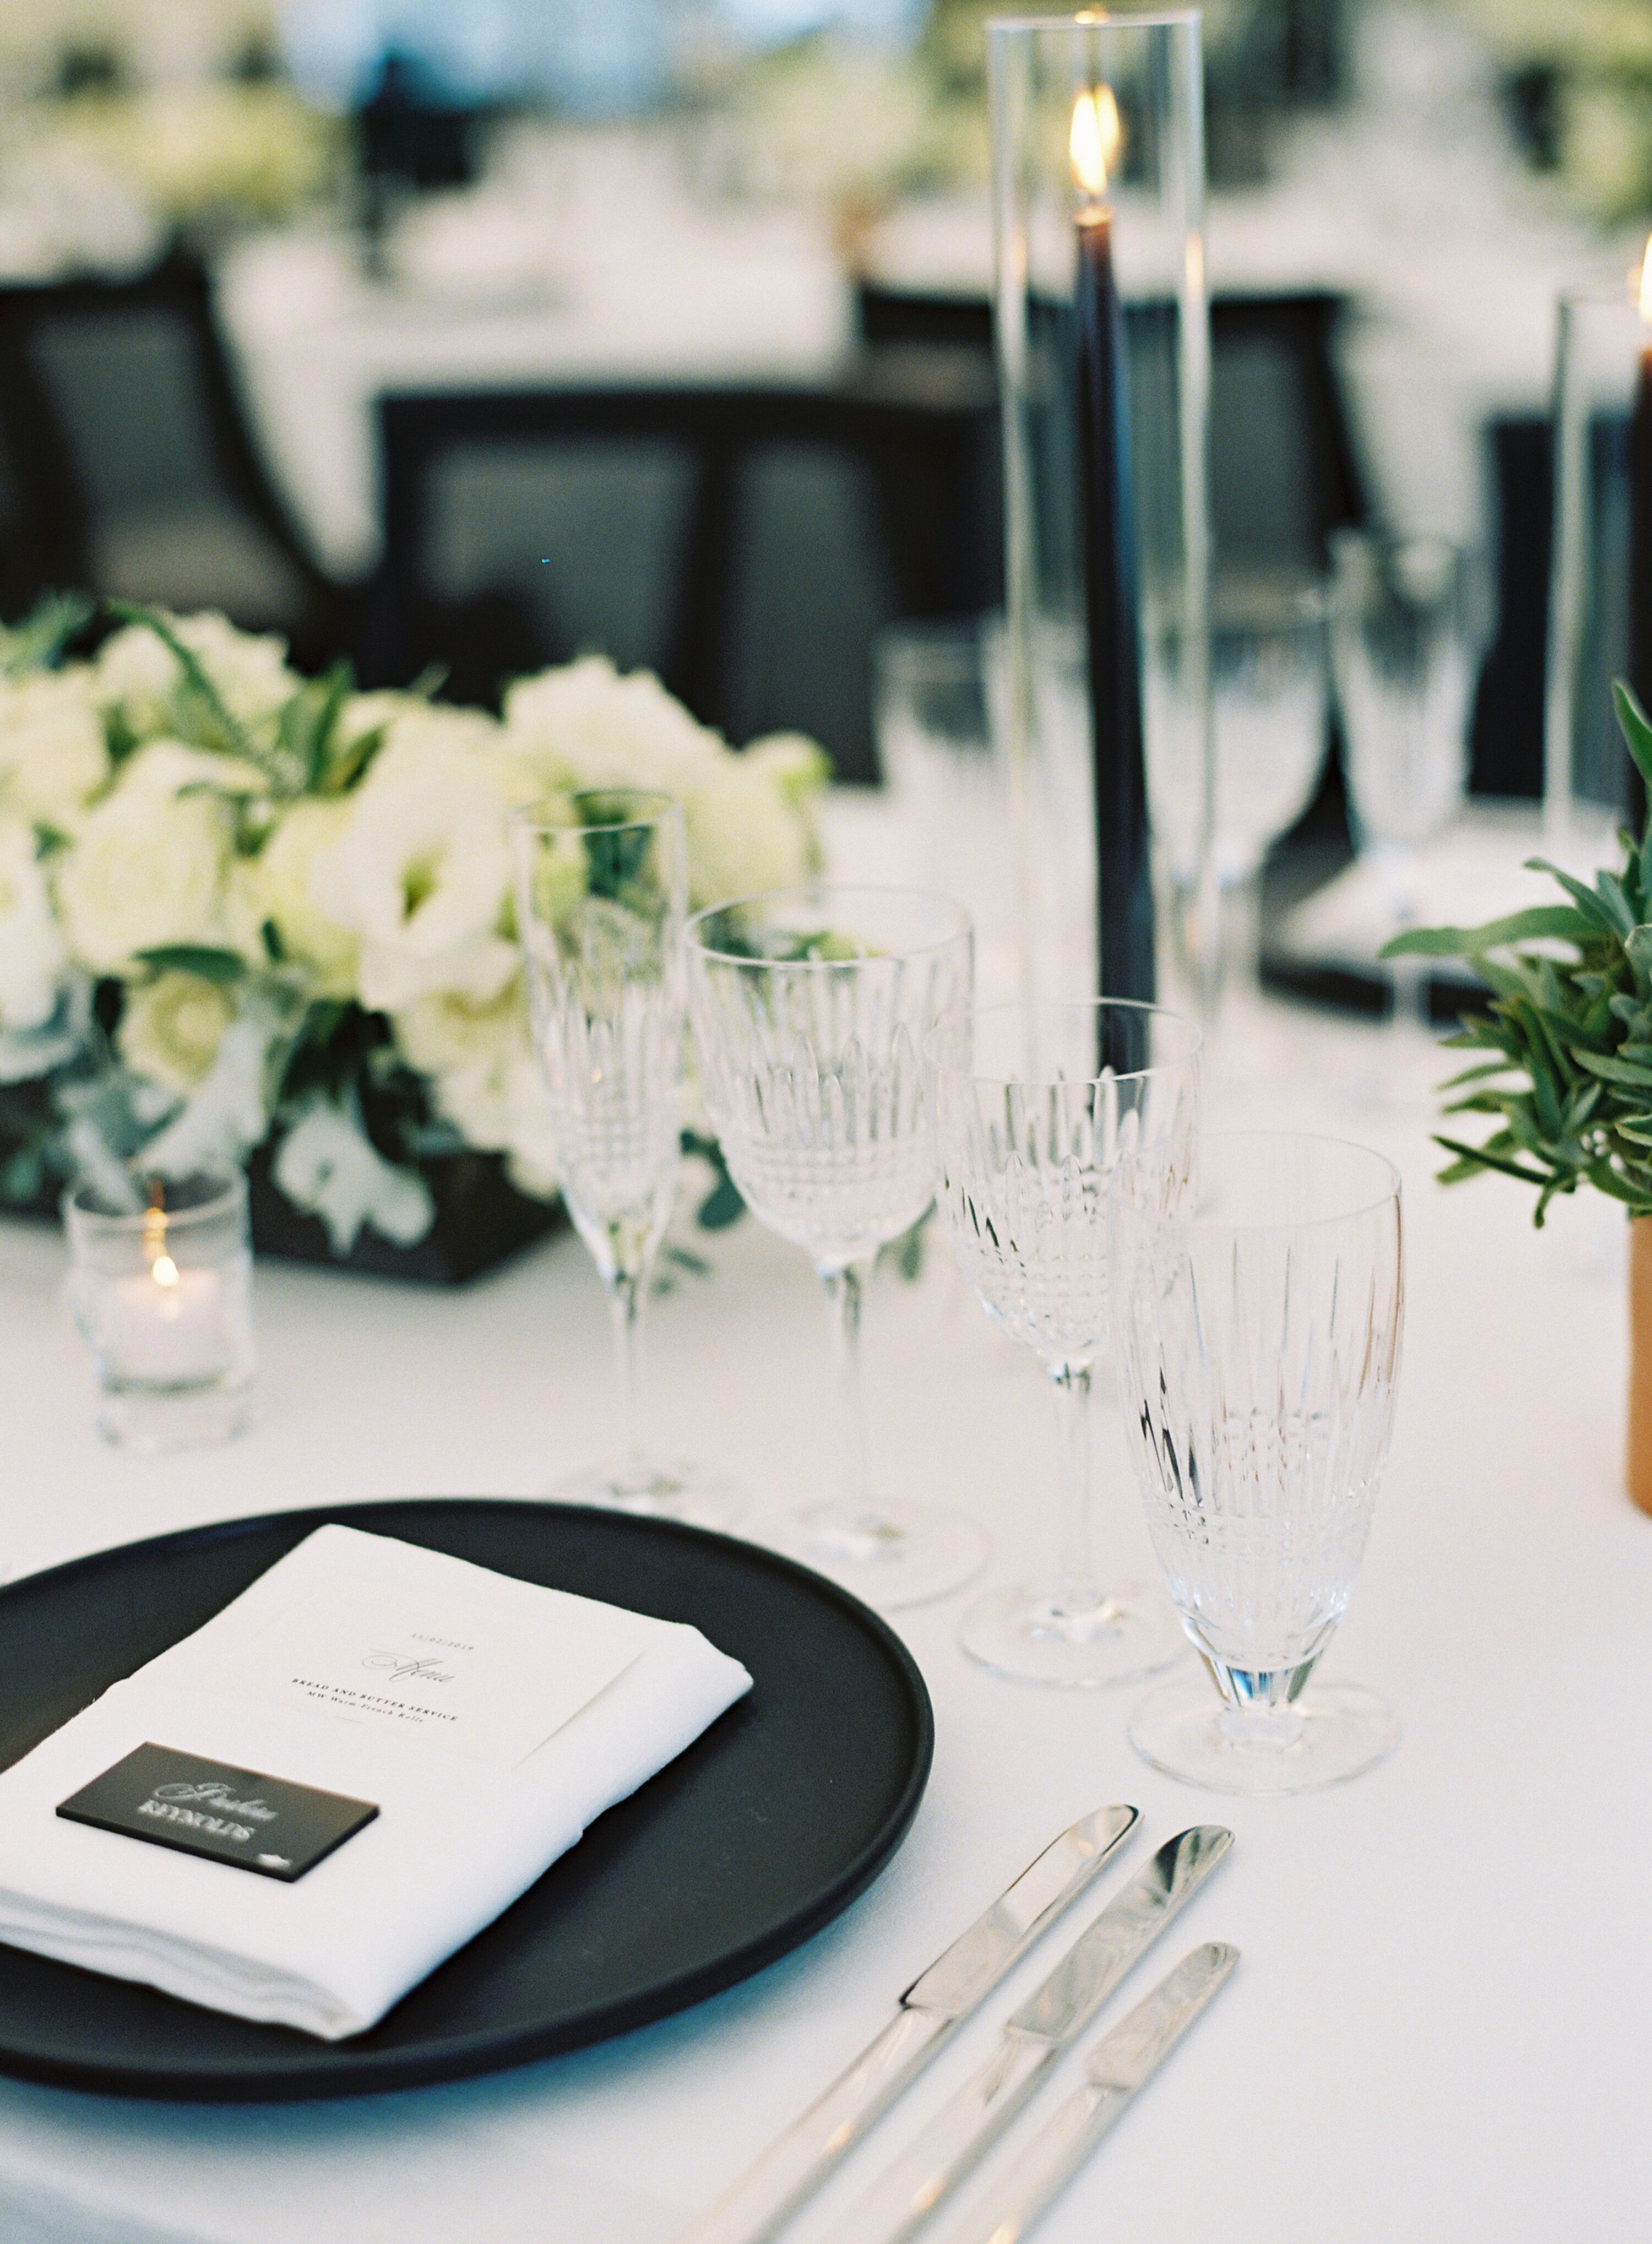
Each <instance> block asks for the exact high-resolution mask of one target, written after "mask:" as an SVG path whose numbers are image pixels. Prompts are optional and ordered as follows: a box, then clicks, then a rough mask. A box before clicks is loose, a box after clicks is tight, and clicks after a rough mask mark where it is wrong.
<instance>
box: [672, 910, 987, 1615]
mask: <svg viewBox="0 0 1652 2244" xmlns="http://www.w3.org/2000/svg"><path fill="white" fill-rule="evenodd" d="M687 962H688V991H689V1004H690V1009H691V1011H692V1013H693V1017H694V1037H695V1042H696V1044H697V1046H698V1049H699V1054H700V1072H701V1090H702V1092H703V1093H704V1096H705V1100H706V1105H707V1108H708V1112H709V1113H710V1116H711V1120H712V1124H713V1126H714V1129H715V1130H716V1132H717V1135H718V1137H719V1138H720V1139H721V1143H722V1150H723V1158H724V1159H725V1160H726V1161H727V1162H728V1171H729V1174H730V1175H731V1176H732V1177H733V1179H734V1180H735V1184H736V1185H738V1186H739V1187H740V1190H741V1193H743V1194H744V1196H745V1198H746V1200H747V1202H748V1205H749V1206H750V1207H751V1209H752V1211H753V1213H755V1215H756V1216H757V1217H758V1218H759V1219H760V1220H761V1221H762V1222H763V1223H766V1224H767V1225H768V1227H769V1229H770V1230H771V1231H775V1232H778V1233H779V1234H780V1236H781V1237H782V1239H789V1240H791V1241H792V1242H793V1243H794V1245H796V1246H798V1247H802V1248H803V1249H804V1251H805V1252H806V1253H807V1254H809V1257H810V1259H811V1260H812V1261H813V1262H814V1265H815V1267H816V1271H817V1272H818V1274H819V1275H820V1279H821V1282H822V1284H823V1287H824V1288H825V1293H826V1299H827V1303H828V1306H829V1311H830V1315H831V1321H832V1331H833V1335H834V1343H835V1349H836V1388H837V1422H838V1426H837V1439H838V1449H839V1477H840V1488H841V1492H840V1494H839V1495H838V1497H836V1500H835V1501H831V1502H826V1503H816V1504H809V1505H806V1506H804V1507H803V1508H802V1509H800V1510H797V1511H790V1512H784V1513H781V1514H779V1515H776V1516H775V1517H774V1518H772V1519H771V1520H769V1521H768V1522H767V1523H765V1525H764V1528H763V1532H764V1534H765V1537H766V1538H767V1539H768V1540H769V1541H770V1542H772V1543H773V1544H775V1546H776V1547H777V1548H779V1549H781V1550H782V1551H786V1552H788V1553H789V1555H791V1556H792V1557H794V1558H801V1559H802V1561H803V1562H804V1563H805V1564H806V1565H811V1566H814V1567H816V1568H817V1569H818V1570H819V1571H821V1572H823V1573H826V1574H829V1575H831V1576H832V1577H833V1578H835V1579H836V1580H837V1581H839V1582H842V1583H843V1584H844V1585H846V1586H847V1587H849V1588H851V1589H853V1590H854V1591H856V1593H857V1594H858V1595H860V1596H862V1597H864V1598H866V1599H868V1600H869V1601H870V1603H872V1604H874V1605H882V1606H884V1607H886V1608H887V1607H894V1606H898V1605H917V1604H919V1603H921V1602H923V1601H924V1599H929V1598H935V1597H940V1596H943V1595H944V1593H945V1592H947V1591H949V1590H952V1589H956V1588H957V1587H958V1585H959V1584H960V1583H962V1582H965V1581H967V1580H968V1579H969V1578H970V1577H971V1576H972V1574H974V1573H976V1572H977V1571H978V1570H979V1568H980V1566H981V1565H982V1564H983V1562H984V1560H985V1542H984V1540H983V1538H982V1536H981V1534H980V1531H979V1530H978V1529H977V1528H976V1527H975V1526H973V1525H972V1524H971V1522H969V1521H968V1520H967V1519H965V1518H963V1517H960V1516H958V1515H955V1514H953V1513H951V1512H949V1511H940V1510H931V1509H928V1508H924V1507H920V1506H915V1505H907V1504H886V1503H884V1501H883V1500H882V1499H881V1498H879V1499H874V1497H872V1495H871V1494H870V1490H869V1485H868V1476H867V1464H866V1445H865V1434H864V1428H863V1413H862V1399H861V1382H860V1350H859V1335H860V1315H861V1293H862V1287H863V1280H864V1275H865V1273H866V1271H867V1269H868V1267H870V1262H871V1260H872V1258H873V1256H874V1255H875V1254H877V1250H878V1248H879V1247H882V1246H884V1245H885V1244H886V1243H887V1242H888V1241H890V1240H894V1239H898V1238H900V1237H901V1235H902V1234H904V1232H907V1231H909V1230H911V1227H912V1226H913V1225H914V1224H915V1223H916V1222H917V1220H918V1219H919V1217H920V1216H922V1215H923V1213H924V1210H925V1209H926V1208H927V1207H928V1206H929V1204H930V1201H931V1199H932V1198H933V1196H934V1190H935V1132H934V1124H933V1118H932V1113H931V1101H930V1098H929V1096H928V1094H927V1092H926V1089H925V1085H924V1062H923V1052H924V1040H925V1038H927V1037H928V1036H929V1035H930V1034H931V1031H934V1030H936V1029H937V1028H938V1027H940V1026H942V1025H943V1024H948V1023H953V1022H960V1021H962V1020H964V1019H965V1018H966V1017H967V1014H968V1010H969V1004H970V997H971V988H972V966H973V946H972V936H971V932H970V923H969V918H968V916H967V915H966V914H965V912H964V911H963V910H962V909H961V908H960V907H959V906H958V905H957V904H954V903H951V902H948V901H947V900H946V899H945V898H944V897H940V896H925V895H922V894H920V893H918V892H917V891H916V890H910V889H870V888H847V887H837V886H829V885H827V886H823V885H816V886H813V887H808V888H802V889H786V890H782V891H780V892H778V893H776V894H774V895H771V896H756V897H752V898H748V899H747V900H746V901H744V902H737V903H733V904H728V905H726V906H724V907H722V908H721V909H717V910H714V911H707V912H701V913H700V914H699V915H698V916H696V917H695V918H694V919H693V920H691V921H690V922H689V923H688V936H687Z"/></svg>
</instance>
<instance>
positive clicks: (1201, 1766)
mask: <svg viewBox="0 0 1652 2244" xmlns="http://www.w3.org/2000/svg"><path fill="white" fill-rule="evenodd" d="M1112 1202H1113V1221H1114V1232H1115V1235H1116V1254H1115V1261H1114V1269H1115V1282H1116V1316H1117V1324H1118V1334H1119V1355H1120V1362H1121V1377H1122V1382H1123V1386H1122V1396H1123V1400H1124V1402H1125V1420H1126V1423H1127V1428H1128V1430H1129V1438H1130V1445H1131V1453H1132V1457H1133V1460H1134V1466H1135V1471H1136V1477H1137V1479H1138V1481H1139V1483H1140V1485H1141V1494H1142V1497H1143V1500H1144V1502H1145V1504H1146V1506H1147V1513H1148V1527H1149V1529H1150V1531H1151V1532H1152V1537H1153V1543H1154V1550H1155V1551H1156V1552H1157V1554H1158V1558H1159V1563H1160V1565H1161V1567H1162V1568H1163V1571H1164V1576H1165V1580H1166V1582H1167V1584H1168V1588H1169V1592H1170V1596H1171V1600H1172V1602H1173V1603H1174V1605H1175V1608H1176V1610H1177V1612H1178V1613H1179V1614H1180V1615H1181V1625H1182V1627H1183V1628H1184V1629H1185V1631H1186V1632H1187V1634H1188V1637H1189V1638H1190V1639H1191V1640H1192V1642H1193V1644H1194V1646H1195V1649H1196V1650H1197V1652H1198V1653H1199V1654H1200V1656H1201V1658H1202V1660H1203V1662H1204V1664H1205V1666H1206V1667H1207V1668H1208V1669H1209V1673H1210V1675H1211V1677H1213V1678H1214V1680H1215V1691H1214V1692H1213V1691H1212V1689H1211V1687H1210V1685H1209V1682H1207V1681H1206V1680H1204V1679H1203V1678H1202V1677H1193V1678H1190V1679H1185V1680H1184V1679H1176V1680H1171V1681H1169V1682H1167V1683H1164V1684H1161V1685H1160V1686H1157V1687H1156V1688H1155V1689H1154V1690H1153V1691H1151V1692H1149V1693H1148V1695H1147V1696H1146V1697H1145V1698H1143V1699H1142V1700H1141V1701H1140V1702H1139V1704H1138V1705H1137V1706H1136V1707H1135V1709H1134V1713H1133V1714H1132V1717H1131V1721H1130V1737H1131V1741H1132V1743H1133V1744H1134V1747H1135V1748H1136V1750H1137V1752H1138V1753H1140V1754H1141V1756H1142V1757H1143V1759H1144V1760H1146V1761H1151V1762H1152V1763H1153V1765H1154V1767H1155V1768H1161V1769H1163V1770H1165V1771H1166V1772H1167V1773H1168V1774H1169V1775H1171V1776H1176V1777H1181V1779H1183V1780H1184V1781H1186V1782H1188V1783H1190V1784H1199V1785H1203V1786H1206V1787H1208V1788H1211V1789H1214V1790H1215V1791H1221V1792H1245V1793H1277V1792H1302V1791H1312V1790H1317V1789H1318V1788H1321V1787H1323V1786H1325V1785H1329V1784H1337V1783H1340V1782H1341V1781H1343V1780H1344V1778H1346V1777H1351V1776H1357V1775H1358V1774H1360V1772H1361V1771H1362V1770H1364V1769H1366V1768H1369V1767H1371V1766H1372V1764H1373V1763H1375V1762H1376V1761H1380V1760H1381V1759H1382V1758H1383V1756H1384V1755H1385V1754H1386V1753H1387V1752H1388V1751H1389V1750H1390V1748H1391V1747H1392V1745H1393V1743H1394V1741H1395V1739H1396V1738H1397V1736H1398V1726H1397V1724H1396V1723H1395V1720H1394V1718H1393V1716H1392V1714H1391V1713H1390V1712H1389V1710H1388V1708H1387V1707H1386V1706H1385V1704H1384V1703H1383V1701H1382V1700H1380V1699H1379V1698H1378V1697H1377V1695H1376V1694H1375V1693H1373V1692H1371V1691H1368V1690H1365V1689H1364V1688H1363V1687H1362V1686H1358V1685H1356V1684H1350V1683H1318V1682H1315V1681H1313V1680H1311V1678H1312V1677H1313V1673H1314V1669H1315V1667H1316V1666H1317V1662H1318V1660H1319V1658H1320V1655H1321V1654H1322V1653H1323V1652H1324V1649H1325V1646H1326V1645H1327V1644H1328V1643H1329V1642H1330V1638H1331V1635H1332V1633H1333V1632H1334V1631H1335V1629H1336V1626H1337V1622H1338V1621H1339V1620H1340V1619H1341V1618H1342V1616H1343V1613H1344V1610H1345V1609H1346V1606H1347V1604H1348V1599H1349V1596H1350V1593H1351V1591H1352V1589H1353V1585H1354V1578H1355V1576H1356V1575H1357V1572H1358V1571H1359V1563H1360V1560H1361V1558H1362V1557H1363V1556H1364V1548H1365V1540H1366V1537H1367V1535H1368V1533H1369V1531H1370V1528H1371V1511H1372V1506H1373V1504H1374V1502H1375V1499H1376V1494H1377V1486H1378V1479H1379V1477H1380V1476H1381V1472H1382V1469H1383V1464H1384V1462H1385V1458H1386V1457H1387V1453H1388V1444H1389V1436H1390V1433H1391V1429H1392V1425H1393V1417H1394V1396H1395V1387H1396V1382H1397V1380H1398V1372H1399V1355H1400V1338H1401V1325H1402V1321H1403V1308H1404V1278H1403V1270H1402V1258H1401V1240H1400V1202H1399V1179H1398V1175H1397V1174H1396V1173H1395V1171H1394V1169H1393V1168H1392V1166H1391V1165H1390V1163H1388V1162H1387V1161H1385V1159H1383V1158H1382V1156H1381V1155H1380V1154H1378V1153H1372V1152H1366V1151H1365V1149H1364V1147H1363V1146H1351V1145H1344V1144H1343V1143H1342V1142H1340V1141H1339V1140H1337V1139H1330V1138H1311V1137H1300V1136H1297V1135H1295V1134H1292V1133H1290V1132H1235V1133H1234V1134H1232V1135H1231V1136H1229V1135H1222V1136H1216V1137H1210V1138H1206V1139H1202V1140H1200V1141H1198V1142H1197V1143H1196V1144H1195V1145H1192V1146H1186V1147H1184V1146H1157V1147H1153V1148H1150V1149H1148V1151H1146V1152H1142V1153H1141V1154H1140V1155H1138V1156H1137V1157H1136V1158H1135V1159H1133V1160H1131V1161H1129V1162H1127V1163H1125V1164H1122V1165H1121V1167H1120V1169H1119V1171H1118V1172H1117V1174H1116V1176H1115V1179H1114V1187H1113V1194H1112Z"/></svg>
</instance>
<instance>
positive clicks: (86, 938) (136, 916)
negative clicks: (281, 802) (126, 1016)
mask: <svg viewBox="0 0 1652 2244" xmlns="http://www.w3.org/2000/svg"><path fill="white" fill-rule="evenodd" d="M191 753H192V752H191V751H189V750H187V749H183V748H179V747H178V745H177V743H176V742H174V741H159V742H157V743H155V745H154V746H153V747H148V748H146V749H143V750H142V751H140V752H139V754H137V755H135V756H133V757H132V760H131V762H130V763H129V764H128V765H127V767H126V768H125V771H124V772H123V773H122V774H121V777H120V780H119V781H118V784H117V786H116V787H114V789H113V790H112V792H111V793H110V794H107V795H105V797H104V799H103V801H101V802H100V803H98V805H97V807H96V808H95V809H93V811H92V812H91V815H90V816H89V817H88V818H87V820H86V822H85V826H84V827H83V828H82V829H81V832H80V835H79V837H78V840H77V841H76V842H75V844H74V846H73V848H71V849H68V850H66V851H64V853H63V855H62V858H61V860H60V862H59V868H58V871H57V875H56V885H57V893H58V906H59V908H60V909H61V912H62V914H63V918H64V924H65V927H66V929H67V933H68V936H69V943H70V947H71V950H72V952H73V954H74V956H76V957H77V958H78V959H79V960H81V962H82V963H84V964H85V965H87V966H90V967H91V968H92V969H93V970H94V971H96V972H98V973H102V974H113V973H119V972H121V971H123V970H126V969H128V968H130V967H131V965H132V960H133V957H134V956H135V955H136V954H137V953H138V952H139V951H142V950H155V949H157V948H159V947H160V946H161V945H164V944H170V943H207V944H221V943H224V941H225V940H226V930H225V924H224V910H225V902H226V891H227V884H228V875H229V868H230V862H231V856H232V852H233V848H234V821H233V818H232V814H231V812H230V810H229V808H228V806H227V804H226V803H225V802H224V801H223V800H222V799H221V797H220V796H218V795H216V794H186V795H183V796H181V797H180V796H179V794H178V791H177V790H178V787H179V784H186V783H187V782H186V781H180V780H179V763H178V759H183V760H185V762H186V763H187V761H188V760H189V759H190V758H191ZM200 760H201V761H202V762H203V763H206V764H209V765H213V766H214V767H215V766H217V765H219V764H220V763H222V762H223V761H225V759H222V758H219V757H210V756H208V757H202V758H201V759H200Z"/></svg>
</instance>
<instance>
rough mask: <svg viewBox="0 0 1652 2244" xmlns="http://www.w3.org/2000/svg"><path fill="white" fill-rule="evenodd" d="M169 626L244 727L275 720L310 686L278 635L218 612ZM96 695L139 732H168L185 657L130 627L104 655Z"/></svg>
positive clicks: (171, 620)
mask: <svg viewBox="0 0 1652 2244" xmlns="http://www.w3.org/2000/svg"><path fill="white" fill-rule="evenodd" d="M164 620H165V621H166V624H167V625H168V626H169V628H170V629H171V630H172V632H173V633H174V635H175V636H176V638H177V639H178V640H179V643H180V645H184V646H186V647H187V648H188V649H189V652H191V653H192V654H193V656H194V657H195V659H196V660H197V661H198V662H199V663H200V666H201V668H202V669H203V670H204V671H205V672H206V673H207V677H208V678H209V679H211V681H212V683H213V686H214V687H215V688H216V689H217V692H218V694H219V697H220V700H222V702H223V704H224V706H225V707H226V708H227V710H228V712H229V713H230V715H231V716H232V717H234V719H235V720H236V721H237V722H238V723H240V724H243V725H256V724H260V723H261V722H263V721H265V720H267V719H269V718H271V717H273V716H274V714H275V712H276V711H277V710H278V709H280V708H281V707H282V706H283V705H284V704H285V703H286V702H288V701H289V700H291V699H292V697H293V695H294V694H295V693H296V692H297V691H298V688H299V686H300V685H301V683H302V680H301V679H299V678H298V676H297V675H296V674H295V673H294V672H293V671H291V670H289V669H288V666H287V642H286V640H285V639H278V638H276V637H275V635H274V633H273V632H266V633H261V634H260V633H254V632H240V631H237V630H236V628H235V626H234V624H232V623H231V622H229V620H228V619H227V618H226V617H224V616H220V615H217V614H214V613H213V612H210V611H209V612H207V613H204V614H201V615H198V616H173V615H167V616H166V617H165V618H164ZM92 667H93V688H94V691H95V693H96V695H97V698H98V702H99V703H100V704H101V705H102V706H104V707H105V708H107V707H111V706H118V708H119V709H120V711H121V713H122V714H123V716H124V717H125V720H126V722H127V723H128V724H129V725H130V726H131V727H132V729H133V731H134V732H136V733H139V734H142V733H152V732H158V731H160V730H162V729H163V728H164V727H166V726H167V725H168V724H169V723H170V722H171V721H172V714H171V713H172V706H173V696H174V694H175V693H177V690H178V687H179V683H180V681H181V679H182V675H183V673H182V671H181V669H180V668H179V661H178V658H177V656H176V655H175V654H174V653H173V652H172V649H171V648H170V647H169V646H167V645H166V642H165V641H164V640H163V639H159V638H158V637H157V636H156V634H155V633H154V632H152V631H151V630H150V629H149V627H148V625H146V624H128V625H126V627H125V630H124V631H119V632H116V633H115V635H114V637H113V638H112V639H109V640H107V641H106V642H105V645H103V647H102V648H101V649H100V650H99V652H98V659H97V661H96V662H95V664H94V665H93V666H92Z"/></svg>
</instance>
